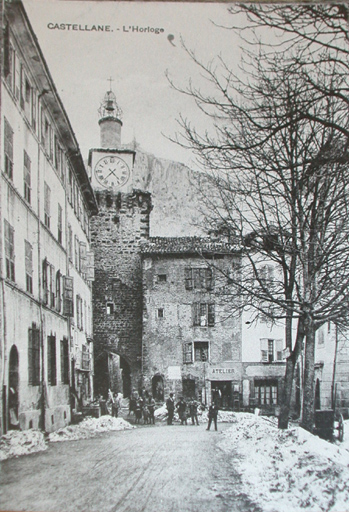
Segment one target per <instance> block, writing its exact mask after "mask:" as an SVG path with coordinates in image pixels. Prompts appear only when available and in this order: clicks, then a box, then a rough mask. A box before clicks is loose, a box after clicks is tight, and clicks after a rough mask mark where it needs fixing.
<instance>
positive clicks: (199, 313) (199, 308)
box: [193, 302, 215, 327]
mask: <svg viewBox="0 0 349 512" xmlns="http://www.w3.org/2000/svg"><path fill="white" fill-rule="evenodd" d="M214 324H215V305H214V304H207V303H202V302H198V303H194V304H193V325H194V326H200V327H207V326H208V327H212V326H214Z"/></svg>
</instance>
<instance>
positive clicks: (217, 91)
mask: <svg viewBox="0 0 349 512" xmlns="http://www.w3.org/2000/svg"><path fill="white" fill-rule="evenodd" d="M293 50H294V53H293V56H292V55H289V62H292V65H287V66H285V65H284V60H283V59H281V57H280V55H278V54H276V55H274V56H273V57H272V56H271V55H270V54H268V55H266V53H265V52H261V53H260V54H259V56H258V58H251V59H250V61H249V66H248V69H247V70H246V69H245V71H246V74H245V75H244V78H241V77H240V76H237V75H236V74H234V73H233V72H232V71H231V70H230V69H229V68H228V67H227V66H226V65H225V63H224V62H223V60H222V59H221V58H219V59H218V64H217V62H215V63H210V64H208V65H205V64H202V63H201V62H199V61H198V59H197V58H196V56H195V54H194V53H193V52H191V51H189V50H187V49H186V51H187V52H188V53H189V55H190V56H191V58H192V59H193V60H194V61H195V62H196V64H197V65H198V66H200V68H201V72H202V73H203V74H204V75H205V76H206V78H207V79H208V81H209V84H210V85H211V87H212V88H211V91H210V93H204V92H202V91H201V90H200V88H196V87H195V86H194V85H193V84H192V83H190V84H189V85H188V87H187V88H185V89H183V88H182V89H180V88H178V87H176V88H177V89H179V90H181V92H183V93H185V94H188V95H190V96H191V97H192V98H193V99H194V100H195V101H196V103H197V105H198V107H199V108H200V109H201V111H202V112H203V113H205V114H206V116H207V117H208V119H209V120H210V126H211V129H208V130H207V131H206V132H204V133H199V132H198V131H197V130H196V129H195V127H193V126H192V124H191V122H190V121H189V120H187V119H186V118H184V117H183V116H182V117H181V118H180V120H179V122H180V124H181V128H182V130H181V135H179V136H178V137H177V139H176V141H177V143H179V144H182V145H184V146H187V147H190V148H192V149H194V151H195V152H196V154H197V155H198V158H199V160H200V162H201V163H202V165H203V166H204V168H205V169H206V173H205V174H204V175H203V176H202V177H201V179H202V180H203V181H205V185H206V186H203V187H201V189H202V190H208V188H207V187H209V194H205V195H204V197H203V204H204V208H205V210H206V219H207V221H208V224H209V225H210V227H212V225H213V224H214V223H216V224H217V225H219V226H221V225H222V224H223V225H225V228H226V230H228V231H229V232H230V233H232V234H234V237H235V240H238V242H239V244H240V247H241V251H242V254H243V265H242V268H241V271H240V272H239V274H238V275H235V277H234V275H233V276H232V277H231V278H230V282H231V289H232V296H233V297H234V296H235V297H236V298H238V297H239V300H232V301H231V302H232V304H233V308H235V309H240V310H241V308H244V307H247V306H252V307H253V308H254V310H255V311H256V316H257V317H258V316H259V317H260V315H263V317H267V318H269V319H270V321H273V322H275V321H278V320H280V319H283V320H285V324H286V343H287V346H288V348H289V350H290V356H289V357H288V359H287V367H286V378H285V395H284V397H283V404H284V407H283V410H282V414H281V416H280V421H279V425H280V426H281V427H285V426H287V417H288V411H289V401H290V394H291V388H292V380H293V373H294V365H295V362H296V360H297V357H298V354H299V351H300V349H301V347H302V342H303V339H304V338H305V340H306V351H305V374H304V383H305V389H304V404H303V420H302V423H303V426H305V427H306V428H308V429H309V430H311V429H312V428H313V415H314V414H313V413H314V410H313V399H314V384H313V380H314V349H315V333H316V330H317V329H318V328H319V326H320V325H322V324H323V323H324V322H328V321H334V322H336V323H337V324H339V325H343V326H347V324H348V316H349V313H348V309H349V308H348V304H349V302H348V299H349V296H348V279H349V260H348V249H349V247H348V240H349V238H348V236H349V231H348V228H347V226H346V223H345V219H346V215H347V213H348V211H347V210H348V183H349V181H348V178H349V175H348V152H347V134H346V127H347V124H346V123H347V119H345V118H344V116H343V100H342V98H341V97H340V96H338V95H337V94H326V93H325V92H324V90H325V88H322V91H321V94H317V89H316V88H315V89H314V88H312V87H311V81H312V79H313V78H312V77H311V76H310V75H311V74H310V73H308V72H307V70H306V69H305V68H304V67H303V69H301V68H302V63H301V61H300V59H299V55H300V53H299V51H300V50H299V49H297V48H296V47H295V48H294V49H293ZM297 62H298V63H299V66H298V67H297ZM309 77H310V80H309ZM318 77H319V78H317V79H316V80H317V84H319V83H320V81H323V82H324V84H325V85H326V87H328V88H330V89H331V90H339V89H341V90H344V87H345V77H344V76H343V73H342V72H338V64H337V62H336V61H332V60H331V59H328V60H326V59H325V58H324V55H322V60H321V63H319V66H318ZM315 96H316V101H315V100H314V97H315ZM343 127H344V129H343ZM267 261H272V262H274V263H275V265H276V267H277V269H278V272H277V273H276V275H275V276H274V278H273V279H272V280H271V279H269V280H268V279H266V276H265V270H264V268H265V264H266V263H267ZM295 321H296V322H297V336H296V342H295V344H294V342H293V340H292V326H293V323H294V322H295Z"/></svg>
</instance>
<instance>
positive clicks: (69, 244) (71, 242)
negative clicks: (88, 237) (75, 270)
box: [68, 224, 73, 262]
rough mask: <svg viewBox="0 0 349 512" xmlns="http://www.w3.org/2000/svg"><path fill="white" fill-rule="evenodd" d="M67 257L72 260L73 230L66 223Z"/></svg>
mask: <svg viewBox="0 0 349 512" xmlns="http://www.w3.org/2000/svg"><path fill="white" fill-rule="evenodd" d="M68 257H69V260H70V261H71V262H73V231H72V228H71V225H70V224H68Z"/></svg>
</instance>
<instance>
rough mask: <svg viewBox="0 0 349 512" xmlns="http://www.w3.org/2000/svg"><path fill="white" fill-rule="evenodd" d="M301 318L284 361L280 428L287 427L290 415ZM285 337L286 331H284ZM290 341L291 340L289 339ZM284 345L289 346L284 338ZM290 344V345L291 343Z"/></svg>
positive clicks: (301, 337)
mask: <svg viewBox="0 0 349 512" xmlns="http://www.w3.org/2000/svg"><path fill="white" fill-rule="evenodd" d="M303 327H304V326H303V320H302V319H301V318H300V319H299V320H298V329H297V338H296V342H295V346H294V349H293V351H292V352H291V355H290V356H289V357H288V358H287V362H286V372H285V381H284V387H283V390H282V396H281V408H280V414H279V421H278V427H279V428H280V429H287V428H288V419H289V415H290V409H291V398H292V388H293V380H294V369H295V366H296V362H297V359H298V356H299V353H300V349H301V346H302V343H303V339H304V329H303ZM286 337H287V331H286ZM291 343H292V340H291ZM286 346H289V345H288V343H287V340H286ZM291 346H292V345H291Z"/></svg>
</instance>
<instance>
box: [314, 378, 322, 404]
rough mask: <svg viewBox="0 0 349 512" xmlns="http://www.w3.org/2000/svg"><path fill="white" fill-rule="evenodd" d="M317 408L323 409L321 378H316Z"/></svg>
mask: <svg viewBox="0 0 349 512" xmlns="http://www.w3.org/2000/svg"><path fill="white" fill-rule="evenodd" d="M315 409H321V399H320V381H319V379H316V385H315Z"/></svg>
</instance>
